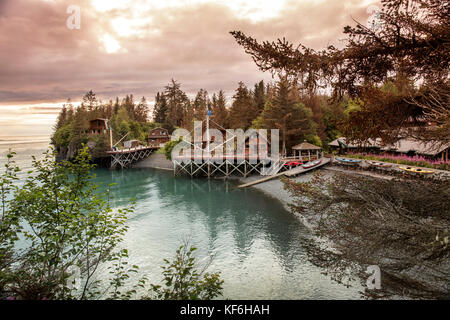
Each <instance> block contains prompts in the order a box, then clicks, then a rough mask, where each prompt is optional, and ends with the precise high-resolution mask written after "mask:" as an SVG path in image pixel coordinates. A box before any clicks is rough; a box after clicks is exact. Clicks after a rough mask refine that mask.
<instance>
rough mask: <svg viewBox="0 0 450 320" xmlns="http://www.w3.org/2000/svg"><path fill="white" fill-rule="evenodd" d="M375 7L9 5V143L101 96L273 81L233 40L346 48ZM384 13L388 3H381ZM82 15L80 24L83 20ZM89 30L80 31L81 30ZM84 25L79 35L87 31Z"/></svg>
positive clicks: (3, 117) (2, 76)
mask: <svg viewBox="0 0 450 320" xmlns="http://www.w3.org/2000/svg"><path fill="white" fill-rule="evenodd" d="M374 4H375V5H377V1H373V0H348V1H341V0H276V1H275V0H252V1H248V0H247V1H244V0H225V1H223V0H164V1H154V0H0V136H8V135H26V136H29V135H48V134H49V133H50V132H51V127H52V125H53V122H54V120H55V118H56V115H57V112H58V109H59V108H60V107H61V105H62V103H63V102H64V101H66V100H67V99H68V98H70V99H71V100H72V101H74V102H77V101H80V100H81V97H82V96H83V94H84V93H86V92H87V91H89V90H93V91H94V92H95V93H96V94H97V95H98V96H99V98H100V99H101V100H103V101H107V100H109V99H114V98H115V97H116V96H119V97H123V96H125V95H126V94H133V95H134V96H135V97H136V98H140V97H142V96H145V97H146V98H147V100H148V101H149V103H150V105H152V102H153V101H154V96H155V95H156V92H158V91H162V90H163V88H164V86H165V85H167V84H168V82H169V81H170V80H171V79H172V78H173V79H175V80H177V81H179V82H180V83H181V84H182V89H183V90H184V91H185V92H187V93H188V95H190V96H191V97H192V96H194V95H195V93H196V92H197V91H198V90H199V89H200V88H203V89H206V90H207V91H208V92H209V93H210V94H212V93H213V92H217V91H219V90H221V89H222V90H224V91H225V93H226V95H227V97H228V98H231V96H232V95H233V91H234V90H235V89H236V88H237V85H238V82H239V81H243V82H244V83H245V84H247V85H248V86H249V87H251V86H253V85H254V83H256V82H258V81H260V80H265V81H270V80H271V75H270V73H267V72H266V73H263V72H262V71H260V70H258V68H257V67H256V65H255V64H254V62H253V61H252V59H251V57H250V56H248V55H247V54H245V52H244V50H243V49H242V47H240V46H239V45H238V44H237V43H236V42H235V40H234V38H233V37H232V36H231V35H230V34H229V32H230V31H233V30H240V31H243V32H244V33H245V34H247V35H251V36H252V37H254V38H256V39H258V40H259V41H263V40H269V41H272V40H276V39H277V38H282V37H285V38H286V39H287V40H289V41H291V42H294V43H302V44H304V45H306V46H309V47H312V48H314V49H322V48H324V47H326V46H328V45H331V44H333V45H335V46H338V47H339V46H342V44H343V41H342V39H343V38H344V35H343V34H342V30H343V28H344V27H345V26H346V25H354V24H355V22H354V20H357V21H359V22H361V23H363V24H364V23H366V21H367V20H368V19H369V17H370V13H371V7H373V5H374ZM378 6H379V5H378ZM78 10H79V13H80V14H79V20H78V16H77V15H76V13H77V12H78ZM78 22H79V25H78V24H77V23H78ZM78 26H79V28H78Z"/></svg>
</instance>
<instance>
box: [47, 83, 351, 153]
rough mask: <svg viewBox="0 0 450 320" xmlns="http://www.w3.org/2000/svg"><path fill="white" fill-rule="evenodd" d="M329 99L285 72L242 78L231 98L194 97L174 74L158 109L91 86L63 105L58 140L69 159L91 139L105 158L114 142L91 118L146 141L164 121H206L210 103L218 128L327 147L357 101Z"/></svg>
mask: <svg viewBox="0 0 450 320" xmlns="http://www.w3.org/2000/svg"><path fill="white" fill-rule="evenodd" d="M329 99H330V97H328V96H325V95H318V94H308V93H305V92H303V91H302V90H301V88H300V87H299V85H298V83H297V82H296V81H292V80H289V79H288V78H287V77H283V76H280V77H279V78H278V80H277V81H274V82H270V83H264V81H260V82H258V83H256V84H255V85H254V87H253V88H248V87H247V86H246V85H245V84H244V83H243V82H239V83H238V87H237V89H236V90H235V92H234V94H233V95H232V97H230V99H227V97H226V95H225V92H224V91H223V90H219V91H218V92H217V93H213V94H212V95H211V94H209V93H208V92H207V91H206V90H204V89H200V90H199V91H198V92H197V94H196V95H195V96H194V98H193V99H190V98H189V97H188V94H187V93H186V92H184V91H183V90H182V89H181V84H180V83H179V82H177V81H176V80H173V79H172V80H171V81H170V83H169V84H168V85H167V86H166V87H165V88H164V91H162V92H158V93H157V94H156V96H155V104H154V108H153V110H152V112H150V108H149V106H148V104H147V101H146V99H145V98H144V97H142V99H141V100H140V101H139V102H135V101H134V98H133V95H127V96H126V97H125V98H124V99H122V100H120V99H119V98H116V99H115V100H114V101H113V100H110V101H108V102H107V103H103V102H101V101H99V99H98V98H97V96H96V94H95V93H94V92H92V91H89V92H88V93H86V94H85V95H84V97H83V100H82V103H81V104H80V106H78V107H74V105H73V104H72V103H71V102H70V100H69V101H68V102H67V103H66V104H64V105H63V107H62V109H61V112H60V114H59V116H58V119H57V123H56V125H55V128H54V134H53V136H52V142H53V145H54V146H55V147H56V149H57V151H58V152H59V154H60V156H61V157H62V158H64V159H70V158H71V157H72V156H73V155H74V154H75V152H76V150H79V149H80V148H81V146H82V144H87V143H89V142H91V145H90V148H91V153H92V154H93V156H94V158H96V157H102V156H104V152H105V151H106V150H108V149H109V147H110V144H109V134H101V135H89V134H88V133H86V132H87V130H88V128H89V120H92V119H96V118H105V119H108V125H109V126H110V127H111V128H112V131H113V141H114V142H117V141H119V140H120V139H121V138H122V137H123V136H124V135H126V134H127V133H128V135H127V138H126V139H125V140H129V139H137V140H139V141H140V142H141V144H143V145H145V144H146V143H147V138H148V133H149V131H150V129H152V128H155V127H158V126H161V127H165V128H167V129H169V131H172V130H174V129H175V128H180V127H182V128H186V129H188V130H192V129H193V125H194V121H195V120H200V121H201V120H205V119H206V114H207V110H208V108H210V109H211V112H212V115H211V118H210V119H211V122H210V126H211V127H212V128H218V129H220V128H225V129H238V128H242V129H244V130H247V129H249V128H261V129H279V130H280V137H281V138H282V145H281V146H280V147H281V150H283V151H285V152H287V153H288V152H289V149H290V147H291V146H293V145H294V144H297V143H300V142H302V141H304V140H307V141H309V142H311V143H313V144H316V145H318V146H323V147H325V148H326V147H327V143H328V142H330V141H332V140H334V139H335V138H336V137H338V136H339V135H340V131H339V126H340V124H341V123H342V122H343V120H344V119H346V114H347V113H346V110H347V109H348V108H351V107H352V103H353V102H352V100H348V101H344V102H341V103H338V104H336V103H331V104H330V103H329Z"/></svg>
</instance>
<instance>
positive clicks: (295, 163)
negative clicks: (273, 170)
mask: <svg viewBox="0 0 450 320" xmlns="http://www.w3.org/2000/svg"><path fill="white" fill-rule="evenodd" d="M302 163H303V162H301V161H290V162H286V163H285V164H284V165H285V166H286V167H296V166H299V165H301V164H302Z"/></svg>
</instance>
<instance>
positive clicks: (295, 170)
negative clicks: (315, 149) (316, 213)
mask: <svg viewBox="0 0 450 320" xmlns="http://www.w3.org/2000/svg"><path fill="white" fill-rule="evenodd" d="M321 160H322V162H320V163H319V164H318V165H316V166H314V167H311V168H307V169H305V168H303V167H302V166H299V167H296V168H293V169H290V170H287V171H283V172H280V173H277V174H274V175H271V176H268V177H264V178H262V179H258V180H255V181H251V182H248V183H245V184H241V185H240V186H238V188H246V187H250V186H253V185H255V184H259V183H262V182H266V181H269V180H272V179H275V178H278V177H281V176H287V177H295V176H297V175H299V174H303V173H306V172H309V171H312V170H315V169H317V168H320V167H322V166H324V165H326V164H328V163H329V162H330V160H331V159H330V158H321Z"/></svg>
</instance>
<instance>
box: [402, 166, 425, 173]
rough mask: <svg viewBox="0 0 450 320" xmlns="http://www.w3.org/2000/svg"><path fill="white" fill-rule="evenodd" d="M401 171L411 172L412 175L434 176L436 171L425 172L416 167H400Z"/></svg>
mask: <svg viewBox="0 0 450 320" xmlns="http://www.w3.org/2000/svg"><path fill="white" fill-rule="evenodd" d="M398 168H399V169H401V170H403V171H406V172H410V173H421V174H432V173H434V170H425V169H421V168H414V167H398Z"/></svg>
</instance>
